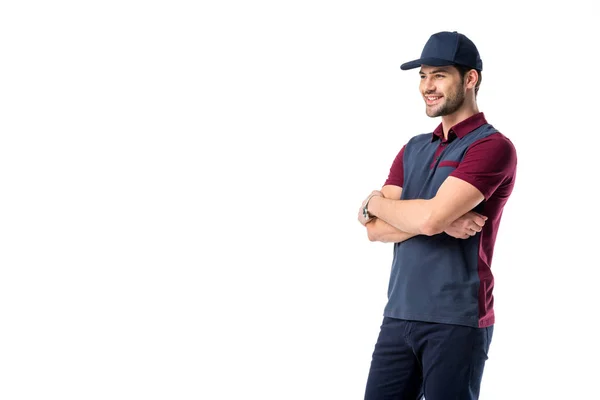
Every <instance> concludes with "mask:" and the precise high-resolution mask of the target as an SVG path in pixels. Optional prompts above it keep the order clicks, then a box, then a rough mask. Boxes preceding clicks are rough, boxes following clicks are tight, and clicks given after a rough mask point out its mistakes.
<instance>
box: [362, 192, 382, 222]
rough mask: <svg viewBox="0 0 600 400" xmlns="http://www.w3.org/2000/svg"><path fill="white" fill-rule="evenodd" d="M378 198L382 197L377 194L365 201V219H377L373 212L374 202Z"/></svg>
mask: <svg viewBox="0 0 600 400" xmlns="http://www.w3.org/2000/svg"><path fill="white" fill-rule="evenodd" d="M376 197H380V196H378V195H376V194H372V195H370V196H369V197H368V198H367V200H366V201H365V206H364V207H363V215H364V217H365V219H372V218H375V217H376V215H375V213H374V212H373V202H374V201H377V200H376V199H375V198H376Z"/></svg>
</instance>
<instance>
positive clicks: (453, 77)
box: [419, 65, 465, 118]
mask: <svg viewBox="0 0 600 400" xmlns="http://www.w3.org/2000/svg"><path fill="white" fill-rule="evenodd" d="M419 74H420V76H421V83H420V85H419V89H420V90H421V94H422V95H423V98H424V100H425V107H426V108H425V112H426V113H427V116H429V117H432V118H434V117H442V116H444V115H450V114H452V113H454V112H456V111H457V110H458V109H460V107H461V106H462V105H463V103H464V102H465V88H464V82H463V79H462V78H461V76H460V74H459V72H458V70H457V69H456V68H454V67H451V66H447V67H430V66H426V65H423V66H422V67H421V70H420V71H419Z"/></svg>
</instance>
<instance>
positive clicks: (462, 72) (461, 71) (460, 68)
mask: <svg viewBox="0 0 600 400" xmlns="http://www.w3.org/2000/svg"><path fill="white" fill-rule="evenodd" d="M454 66H455V67H456V69H457V70H458V73H459V74H460V77H461V79H462V82H464V81H465V75H467V72H469V71H470V70H472V69H474V68H470V67H465V66H464V65H459V64H455V65H454ZM475 71H477V76H478V78H477V83H476V84H475V96H477V92H479V85H481V71H480V70H478V69H476V70H475Z"/></svg>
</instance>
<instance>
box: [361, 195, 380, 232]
mask: <svg viewBox="0 0 600 400" xmlns="http://www.w3.org/2000/svg"><path fill="white" fill-rule="evenodd" d="M372 196H380V197H385V196H384V195H383V193H381V192H380V191H379V190H373V191H372V192H371V194H370V195H369V196H367V198H366V199H364V200H363V202H362V203H361V205H360V208H359V209H358V222H360V223H361V225H363V226H365V225H366V224H367V223H368V222H369V221H372V220H373V218H370V219H366V218H365V217H364V215H363V212H362V210H363V207H364V206H365V203H366V202H367V200H368V199H369V197H372Z"/></svg>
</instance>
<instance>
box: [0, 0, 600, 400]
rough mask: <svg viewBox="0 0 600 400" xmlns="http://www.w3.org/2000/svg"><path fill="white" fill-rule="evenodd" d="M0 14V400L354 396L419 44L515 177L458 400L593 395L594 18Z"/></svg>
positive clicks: (156, 7) (526, 12) (386, 266)
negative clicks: (447, 44)
mask: <svg viewBox="0 0 600 400" xmlns="http://www.w3.org/2000/svg"><path fill="white" fill-rule="evenodd" d="M1 4H2V5H1V7H0V235H1V236H0V271H1V274H0V398H1V399H3V400H13V399H14V400H16V399H49V398H56V399H59V398H60V399H63V400H64V399H207V400H208V399H210V400H217V399H261V400H266V399H277V400H282V399H285V400H295V399H302V400H306V399H326V400H337V399H340V400H353V399H356V400H359V399H362V396H363V393H364V384H365V382H366V377H367V373H368V368H369V363H370V357H371V353H372V351H373V346H374V344H375V341H376V338H377V334H378V331H379V325H380V323H381V318H382V311H383V307H384V305H385V301H386V298H385V295H386V291H387V279H388V276H389V270H390V266H391V256H392V245H391V244H382V243H371V242H369V241H368V240H367V237H366V233H365V231H364V228H362V227H361V226H360V225H359V224H358V222H357V221H356V212H357V210H358V207H359V205H360V203H361V201H362V200H363V199H364V197H366V196H367V195H368V194H369V193H370V191H371V190H373V189H378V188H380V187H381V185H382V184H383V182H384V180H385V178H386V177H387V173H388V170H389V166H390V165H391V162H392V160H393V159H394V157H395V155H396V153H397V152H398V150H399V149H400V148H401V146H402V145H403V144H404V143H405V142H406V141H407V140H408V139H409V138H410V137H411V136H413V135H415V134H417V133H423V132H429V131H431V130H432V129H433V128H434V127H435V126H436V125H437V124H438V123H439V120H432V119H430V118H428V117H426V115H425V112H424V104H423V102H422V100H421V99H420V97H419V93H418V90H417V87H418V73H417V71H416V70H412V71H401V70H400V69H399V65H400V64H401V63H403V62H405V61H409V60H412V59H415V58H418V57H419V55H420V52H421V50H422V47H423V45H424V44H425V42H426V41H427V39H428V38H429V36H430V35H431V34H432V33H435V32H438V31H441V30H458V31H460V32H462V33H465V34H466V35H467V36H469V37H470V38H471V39H472V40H473V41H474V42H475V43H476V45H477V46H478V48H479V50H480V52H481V56H482V59H483V62H484V70H483V82H482V85H481V91H480V94H479V106H480V110H481V111H483V112H484V113H485V115H486V117H487V119H488V121H489V122H490V123H492V124H493V125H494V126H495V127H496V128H498V129H499V130H500V131H501V132H503V133H504V134H505V135H506V136H508V137H509V138H510V139H511V140H512V141H513V142H514V144H515V146H516V148H517V152H518V157H519V166H518V177H517V184H516V187H515V190H514V193H513V196H512V197H511V199H510V200H509V203H508V204H507V206H506V208H505V213H504V214H505V215H504V217H503V222H502V226H501V228H500V232H499V236H498V240H497V246H496V253H495V257H494V262H493V271H494V273H495V277H496V289H495V296H496V306H495V308H496V313H497V324H496V329H495V333H494V338H493V342H492V347H491V350H490V358H489V361H488V363H487V364H486V370H485V375H484V378H483V383H482V390H481V398H482V399H486V400H492V399H502V400H505V399H567V398H569V399H572V398H586V399H591V398H600V395H598V392H597V391H596V390H595V388H596V387H597V385H596V382H595V381H594V379H596V376H597V371H598V366H597V357H598V355H599V352H598V350H599V349H598V344H597V338H598V331H597V329H596V328H595V326H597V318H598V297H597V291H598V289H597V288H598V285H597V283H596V279H597V277H598V274H597V269H598V267H599V262H598V258H597V257H596V248H597V246H598V245H597V240H596V238H597V233H596V229H597V225H598V217H597V209H598V208H597V202H596V197H595V196H594V195H592V189H593V188H594V187H595V186H596V185H597V183H598V179H597V175H596V170H597V162H596V161H595V153H596V151H595V150H596V148H597V143H598V134H599V131H598V122H597V118H596V116H597V112H598V101H597V98H598V94H599V91H598V73H597V71H596V68H597V66H596V64H595V63H593V58H592V57H593V56H594V55H595V54H596V53H597V50H598V43H597V42H598V32H597V30H596V29H595V28H594V25H595V23H596V17H597V15H598V6H597V3H596V4H593V2H592V1H589V2H584V1H570V2H566V3H564V4H562V5H551V2H539V3H538V4H535V3H534V2H524V1H522V2H518V3H515V4H509V3H506V2H502V3H494V6H492V5H486V4H488V3H485V2H479V3H475V2H469V3H461V2H452V1H448V2H436V1H427V2H400V1H394V2H392V1H373V2H366V1H363V2H357V1H329V0H321V1H303V2H300V1H297V2H290V1H254V2H252V1H247V2H246V1H218V2H217V1H213V2H192V1H189V2H182V1H170V2H166V1H162V2H159V1H147V2H141V1H138V2H134V1H105V2H94V3H92V2H76V1H70V2H69V1H57V2H41V1H38V2H32V1H20V2H2V3H1Z"/></svg>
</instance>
